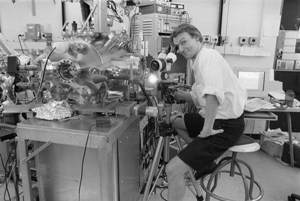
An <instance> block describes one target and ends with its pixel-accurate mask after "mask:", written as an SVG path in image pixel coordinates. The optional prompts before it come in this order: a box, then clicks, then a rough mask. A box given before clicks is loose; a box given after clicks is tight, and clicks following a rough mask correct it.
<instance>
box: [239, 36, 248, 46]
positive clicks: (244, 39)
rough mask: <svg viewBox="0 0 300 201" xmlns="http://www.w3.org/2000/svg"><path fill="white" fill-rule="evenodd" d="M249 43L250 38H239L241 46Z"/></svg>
mask: <svg viewBox="0 0 300 201" xmlns="http://www.w3.org/2000/svg"><path fill="white" fill-rule="evenodd" d="M248 42H249V37H244V36H240V37H239V43H240V44H241V45H245V44H248Z"/></svg>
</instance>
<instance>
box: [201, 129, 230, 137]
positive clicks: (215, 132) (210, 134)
mask: <svg viewBox="0 0 300 201" xmlns="http://www.w3.org/2000/svg"><path fill="white" fill-rule="evenodd" d="M223 132H224V130H223V129H218V130H212V131H211V132H204V131H201V132H200V134H199V135H198V137H200V138H206V137H209V136H212V135H216V134H219V133H223Z"/></svg>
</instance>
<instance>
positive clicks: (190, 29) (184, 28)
mask: <svg viewBox="0 0 300 201" xmlns="http://www.w3.org/2000/svg"><path fill="white" fill-rule="evenodd" d="M184 32H186V33H188V34H190V36H191V37H192V38H195V37H197V36H198V37H199V39H198V40H199V41H200V42H202V41H203V37H202V34H201V32H200V31H199V30H198V29H197V28H196V27H195V26H193V25H191V24H188V23H183V24H180V25H179V26H178V27H176V28H175V29H174V30H173V32H172V33H171V36H170V39H171V42H172V43H173V39H174V38H175V37H177V36H178V35H179V34H181V33H184Z"/></svg>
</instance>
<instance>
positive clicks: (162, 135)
mask: <svg viewBox="0 0 300 201" xmlns="http://www.w3.org/2000/svg"><path fill="white" fill-rule="evenodd" d="M164 106H165V109H166V119H165V122H164V124H163V126H162V129H161V130H162V132H160V131H158V132H159V140H158V144H157V148H156V151H155V155H154V158H153V162H152V166H151V169H150V173H149V177H148V180H147V184H146V187H145V190H144V196H143V201H148V200H149V197H150V195H151V194H152V192H153V190H154V188H155V186H156V184H157V182H158V179H159V177H160V176H161V174H162V173H163V171H164V168H165V166H166V164H167V163H168V162H169V159H170V147H169V146H170V137H171V136H173V137H174V138H175V140H176V142H177V145H178V148H179V150H182V145H181V143H180V139H179V137H178V136H177V135H175V133H174V129H173V128H172V124H171V122H170V116H171V109H172V108H171V107H172V104H170V103H166V104H165V105H164ZM162 151H164V153H163V162H162V164H161V167H160V169H159V170H158V166H159V161H160V158H161V154H162ZM157 170H158V171H157ZM156 172H157V174H156V175H155V173H156ZM188 174H189V178H190V179H191V181H192V183H193V185H194V188H195V193H194V192H193V191H192V189H190V188H189V189H190V190H191V191H192V192H193V193H194V194H195V195H196V199H197V201H203V196H202V191H201V190H200V186H199V185H198V183H197V181H196V179H195V177H194V174H193V172H192V169H190V170H189V171H188ZM154 176H155V177H154ZM154 178H155V181H154V182H153V179H154ZM151 184H152V188H151ZM187 186H188V185H187ZM188 187H189V186H188ZM150 188H151V189H150Z"/></svg>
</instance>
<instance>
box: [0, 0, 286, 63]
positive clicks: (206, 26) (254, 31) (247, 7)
mask: <svg viewBox="0 0 300 201" xmlns="http://www.w3.org/2000/svg"><path fill="white" fill-rule="evenodd" d="M282 1H283V0H223V2H225V3H224V12H223V21H222V35H226V36H229V43H228V44H227V45H224V46H220V47H215V48H216V49H217V50H218V51H220V52H221V53H222V54H223V55H224V57H225V58H226V60H227V61H228V62H229V64H230V65H231V66H232V67H252V66H255V67H264V68H273V63H274V53H275V46H276V40H277V37H276V34H275V35H274V36H273V35H272V36H270V34H269V35H268V34H266V33H265V32H266V31H268V29H274V27H272V26H271V25H274V26H275V28H276V26H277V24H276V23H277V21H278V20H277V21H276V20H274V21H273V20H272V19H278V18H279V19H280V13H281V6H282ZM173 2H184V3H185V8H186V9H185V10H186V11H187V12H188V14H189V16H190V17H191V18H192V23H193V24H194V25H195V26H197V27H198V28H199V29H200V31H201V32H202V34H203V35H212V36H215V35H217V33H218V23H219V7H220V0H184V1H182V0H173ZM35 3H36V16H33V15H32V8H31V0H16V3H15V4H13V3H12V1H11V0H0V26H1V32H2V34H3V35H4V37H5V38H6V39H7V40H8V41H9V44H10V45H11V46H12V47H13V48H16V49H19V48H20V45H19V42H18V37H17V36H18V34H19V33H24V32H25V31H26V24H29V23H38V24H41V25H42V31H43V32H51V33H52V34H53V41H59V40H62V35H61V29H62V11H61V10H62V8H61V0H56V4H54V2H53V0H36V1H35ZM270 18H271V20H270ZM66 20H68V21H69V22H72V21H77V22H78V21H80V20H81V11H80V5H79V3H66ZM124 27H125V26H124V25H120V24H118V23H117V22H114V27H113V30H122V29H123V28H124ZM269 27H270V28H269ZM276 31H279V23H278V29H275V32H276ZM273 32H274V31H273ZM239 36H249V37H250V36H255V37H259V44H258V45H255V46H253V47H251V48H254V49H258V50H261V51H262V52H263V55H264V56H241V55H239V53H236V52H235V51H233V50H235V49H238V50H240V49H241V48H244V47H249V45H248V46H245V45H244V46H243V47H241V46H240V45H239V43H238V39H239ZM26 44H27V46H28V47H29V48H34V49H37V48H39V49H43V48H44V47H45V43H44V42H29V41H26ZM225 53H226V54H225Z"/></svg>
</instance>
